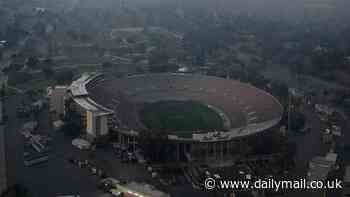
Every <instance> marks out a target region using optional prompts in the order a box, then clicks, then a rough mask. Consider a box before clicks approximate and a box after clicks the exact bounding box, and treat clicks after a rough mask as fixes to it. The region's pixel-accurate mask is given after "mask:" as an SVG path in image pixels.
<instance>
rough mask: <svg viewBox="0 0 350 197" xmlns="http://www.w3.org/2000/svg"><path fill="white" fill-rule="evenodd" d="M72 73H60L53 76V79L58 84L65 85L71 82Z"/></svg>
mask: <svg viewBox="0 0 350 197" xmlns="http://www.w3.org/2000/svg"><path fill="white" fill-rule="evenodd" d="M73 77H74V73H73V71H71V70H69V71H62V72H58V73H56V74H55V76H54V78H55V80H56V81H57V83H58V84H67V83H70V82H71V81H72V80H73Z"/></svg>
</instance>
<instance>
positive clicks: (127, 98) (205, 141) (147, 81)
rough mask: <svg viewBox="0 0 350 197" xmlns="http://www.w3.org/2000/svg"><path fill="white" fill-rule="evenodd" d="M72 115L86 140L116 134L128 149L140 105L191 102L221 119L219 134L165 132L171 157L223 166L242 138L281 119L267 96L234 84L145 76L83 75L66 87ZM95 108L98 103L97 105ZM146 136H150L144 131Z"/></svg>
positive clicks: (196, 77)
mask: <svg viewBox="0 0 350 197" xmlns="http://www.w3.org/2000/svg"><path fill="white" fill-rule="evenodd" d="M69 92H70V95H71V98H73V100H74V103H75V104H76V111H79V112H80V113H81V114H82V117H83V121H84V122H85V123H86V124H85V126H86V131H87V133H88V134H89V135H92V136H95V137H97V136H101V135H106V134H107V133H108V131H107V132H106V130H113V131H114V132H117V134H118V136H119V137H118V138H119V143H120V144H122V146H124V147H130V146H131V147H134V146H135V144H137V138H138V135H139V132H138V131H140V130H145V129H146V130H147V128H146V127H145V126H144V125H143V124H142V123H141V121H139V120H140V119H139V117H138V110H139V107H140V106H142V104H143V103H152V102H157V101H161V100H195V101H199V102H202V103H204V104H206V105H207V106H208V107H210V108H212V109H214V111H216V112H217V113H218V114H219V115H220V117H221V118H222V119H223V122H224V126H225V129H224V130H222V131H211V132H207V131H198V130H197V131H167V133H166V135H167V136H168V139H169V141H170V142H171V144H170V146H172V147H173V149H174V150H175V152H176V153H175V154H176V158H177V159H178V160H180V159H181V158H187V160H195V161H197V162H205V163H208V162H209V161H224V160H230V159H232V156H233V155H234V154H235V153H237V152H239V151H241V148H243V147H244V146H243V144H244V143H245V142H246V137H248V136H252V135H259V134H260V133H261V132H263V131H265V130H267V129H269V128H271V127H273V126H275V125H276V124H278V123H279V121H280V120H281V117H282V113H283V109H282V106H281V105H280V103H279V102H278V101H277V100H276V99H275V98H274V97H273V96H272V95H270V94H268V93H267V92H265V91H262V90H259V89H257V88H255V87H253V86H251V85H249V84H244V83H240V82H238V81H233V80H228V79H223V78H218V77H209V76H202V75H191V74H169V73H168V74H149V75H134V76H128V77H125V78H114V77H108V76H104V75H101V74H93V75H83V76H82V77H81V78H79V79H78V80H76V81H74V82H73V83H72V85H71V86H70V88H69ZM97 103H98V104H97ZM149 132H152V131H149Z"/></svg>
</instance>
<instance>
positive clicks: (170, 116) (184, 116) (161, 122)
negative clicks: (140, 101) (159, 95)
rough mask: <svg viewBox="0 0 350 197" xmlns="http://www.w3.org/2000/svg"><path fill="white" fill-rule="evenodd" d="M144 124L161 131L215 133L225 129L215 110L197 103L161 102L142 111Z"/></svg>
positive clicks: (146, 106) (152, 104) (151, 104)
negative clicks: (214, 131)
mask: <svg viewBox="0 0 350 197" xmlns="http://www.w3.org/2000/svg"><path fill="white" fill-rule="evenodd" d="M140 119H141V121H142V122H143V124H144V125H145V126H146V127H147V128H148V129H152V130H161V131H163V130H164V131H195V130H200V131H203V132H204V131H213V130H222V129H223V120H222V119H221V117H220V115H218V114H217V113H216V112H215V111H214V110H213V109H211V108H209V107H207V106H206V105H204V104H202V103H200V102H196V101H159V102H155V103H148V104H145V106H144V108H143V109H141V111H140Z"/></svg>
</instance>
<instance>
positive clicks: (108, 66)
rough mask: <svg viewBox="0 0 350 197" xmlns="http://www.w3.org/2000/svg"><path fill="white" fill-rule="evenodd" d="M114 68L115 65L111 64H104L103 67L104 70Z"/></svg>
mask: <svg viewBox="0 0 350 197" xmlns="http://www.w3.org/2000/svg"><path fill="white" fill-rule="evenodd" d="M112 66H113V64H112V63H111V62H103V63H102V65H101V67H102V68H103V69H107V68H111V67H112Z"/></svg>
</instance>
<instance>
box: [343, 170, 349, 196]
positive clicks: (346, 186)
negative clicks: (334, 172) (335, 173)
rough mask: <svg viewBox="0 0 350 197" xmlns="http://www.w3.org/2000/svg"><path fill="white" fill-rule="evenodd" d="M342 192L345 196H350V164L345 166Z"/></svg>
mask: <svg viewBox="0 0 350 197" xmlns="http://www.w3.org/2000/svg"><path fill="white" fill-rule="evenodd" d="M342 193H343V195H342V196H344V197H347V196H350V166H346V168H345V175H344V179H343V191H342Z"/></svg>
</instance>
